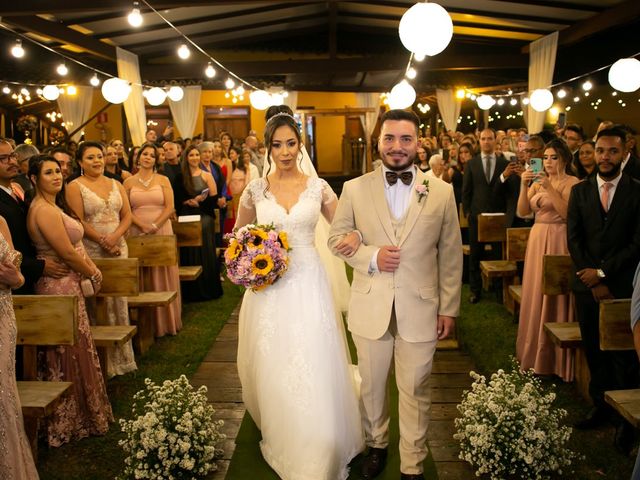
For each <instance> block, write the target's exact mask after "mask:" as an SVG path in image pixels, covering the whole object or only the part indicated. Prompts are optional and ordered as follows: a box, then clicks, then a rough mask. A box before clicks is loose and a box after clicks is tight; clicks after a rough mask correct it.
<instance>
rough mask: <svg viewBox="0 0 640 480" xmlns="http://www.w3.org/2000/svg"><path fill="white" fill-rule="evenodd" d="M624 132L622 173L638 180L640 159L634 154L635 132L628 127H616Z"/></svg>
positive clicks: (639, 177)
mask: <svg viewBox="0 0 640 480" xmlns="http://www.w3.org/2000/svg"><path fill="white" fill-rule="evenodd" d="M616 126H617V127H620V129H621V130H624V132H625V134H626V139H625V149H626V152H625V156H624V157H623V158H624V159H623V160H622V171H623V172H624V173H626V174H627V175H630V176H632V177H633V178H635V179H636V180H640V158H638V156H637V154H636V138H635V135H636V134H637V132H636V131H635V130H634V129H633V128H632V127H630V126H629V125H616Z"/></svg>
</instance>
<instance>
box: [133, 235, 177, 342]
mask: <svg viewBox="0 0 640 480" xmlns="http://www.w3.org/2000/svg"><path fill="white" fill-rule="evenodd" d="M127 247H128V248H129V255H130V256H131V257H135V258H137V259H138V262H139V266H140V268H141V272H140V273H141V277H142V289H143V290H144V291H143V292H140V293H139V294H138V295H136V296H132V297H129V298H127V300H128V303H129V308H130V309H135V310H137V312H136V314H137V315H135V319H134V322H135V323H136V324H137V325H138V335H136V337H135V338H134V341H133V346H134V348H135V349H136V350H137V351H138V352H140V353H144V352H146V351H147V350H148V349H149V347H150V346H151V345H153V343H154V342H155V337H156V325H155V323H156V322H155V313H156V312H155V309H156V308H157V307H167V306H168V305H169V304H170V303H171V302H173V301H174V300H175V299H176V297H177V296H178V292H177V290H166V291H154V290H153V284H152V282H151V271H150V270H149V269H148V268H144V267H175V266H177V265H178V245H177V240H176V236H175V235H140V236H134V237H129V238H127Z"/></svg>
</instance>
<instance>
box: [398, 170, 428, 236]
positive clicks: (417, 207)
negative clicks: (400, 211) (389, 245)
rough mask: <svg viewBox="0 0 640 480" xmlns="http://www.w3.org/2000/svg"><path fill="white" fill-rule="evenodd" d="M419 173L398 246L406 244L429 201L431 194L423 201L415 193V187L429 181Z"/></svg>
mask: <svg viewBox="0 0 640 480" xmlns="http://www.w3.org/2000/svg"><path fill="white" fill-rule="evenodd" d="M416 170H417V173H416V181H415V182H414V184H413V185H414V186H413V188H412V192H411V193H410V195H411V198H410V199H409V208H408V211H407V219H406V221H405V225H404V228H403V229H402V237H401V238H400V241H399V242H398V246H399V247H400V246H402V244H403V243H404V241H405V240H406V239H407V237H408V236H409V233H410V232H411V230H413V226H414V225H415V223H416V221H417V220H418V216H419V215H420V212H421V211H422V209H423V208H424V204H425V203H427V201H428V199H429V194H428V193H427V196H426V197H423V198H422V199H421V197H420V195H418V194H417V193H416V191H415V186H416V185H421V184H422V182H423V181H425V180H427V176H426V175H425V174H424V173H422V172H421V171H420V170H419V169H416Z"/></svg>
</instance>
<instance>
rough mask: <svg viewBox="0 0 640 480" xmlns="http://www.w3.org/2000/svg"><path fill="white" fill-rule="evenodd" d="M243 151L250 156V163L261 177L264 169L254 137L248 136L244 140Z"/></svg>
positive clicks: (262, 159)
mask: <svg viewBox="0 0 640 480" xmlns="http://www.w3.org/2000/svg"><path fill="white" fill-rule="evenodd" d="M244 145H245V149H246V150H248V151H249V153H250V154H251V163H252V164H253V165H255V166H256V168H257V169H258V173H260V175H262V169H263V168H264V158H262V157H261V156H260V154H259V153H258V139H257V138H256V136H255V135H249V136H247V138H245V140H244Z"/></svg>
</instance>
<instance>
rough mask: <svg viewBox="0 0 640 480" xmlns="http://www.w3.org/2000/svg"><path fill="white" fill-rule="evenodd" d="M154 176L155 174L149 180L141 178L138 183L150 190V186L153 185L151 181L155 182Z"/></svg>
mask: <svg viewBox="0 0 640 480" xmlns="http://www.w3.org/2000/svg"><path fill="white" fill-rule="evenodd" d="M154 176H155V174H154V173H152V174H151V176H150V177H149V179H148V180H143V179H142V177H140V176H139V177H138V181H139V182H140V183H141V184H142V186H143V187H144V188H149V185H151V181H152V180H153V177H154Z"/></svg>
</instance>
